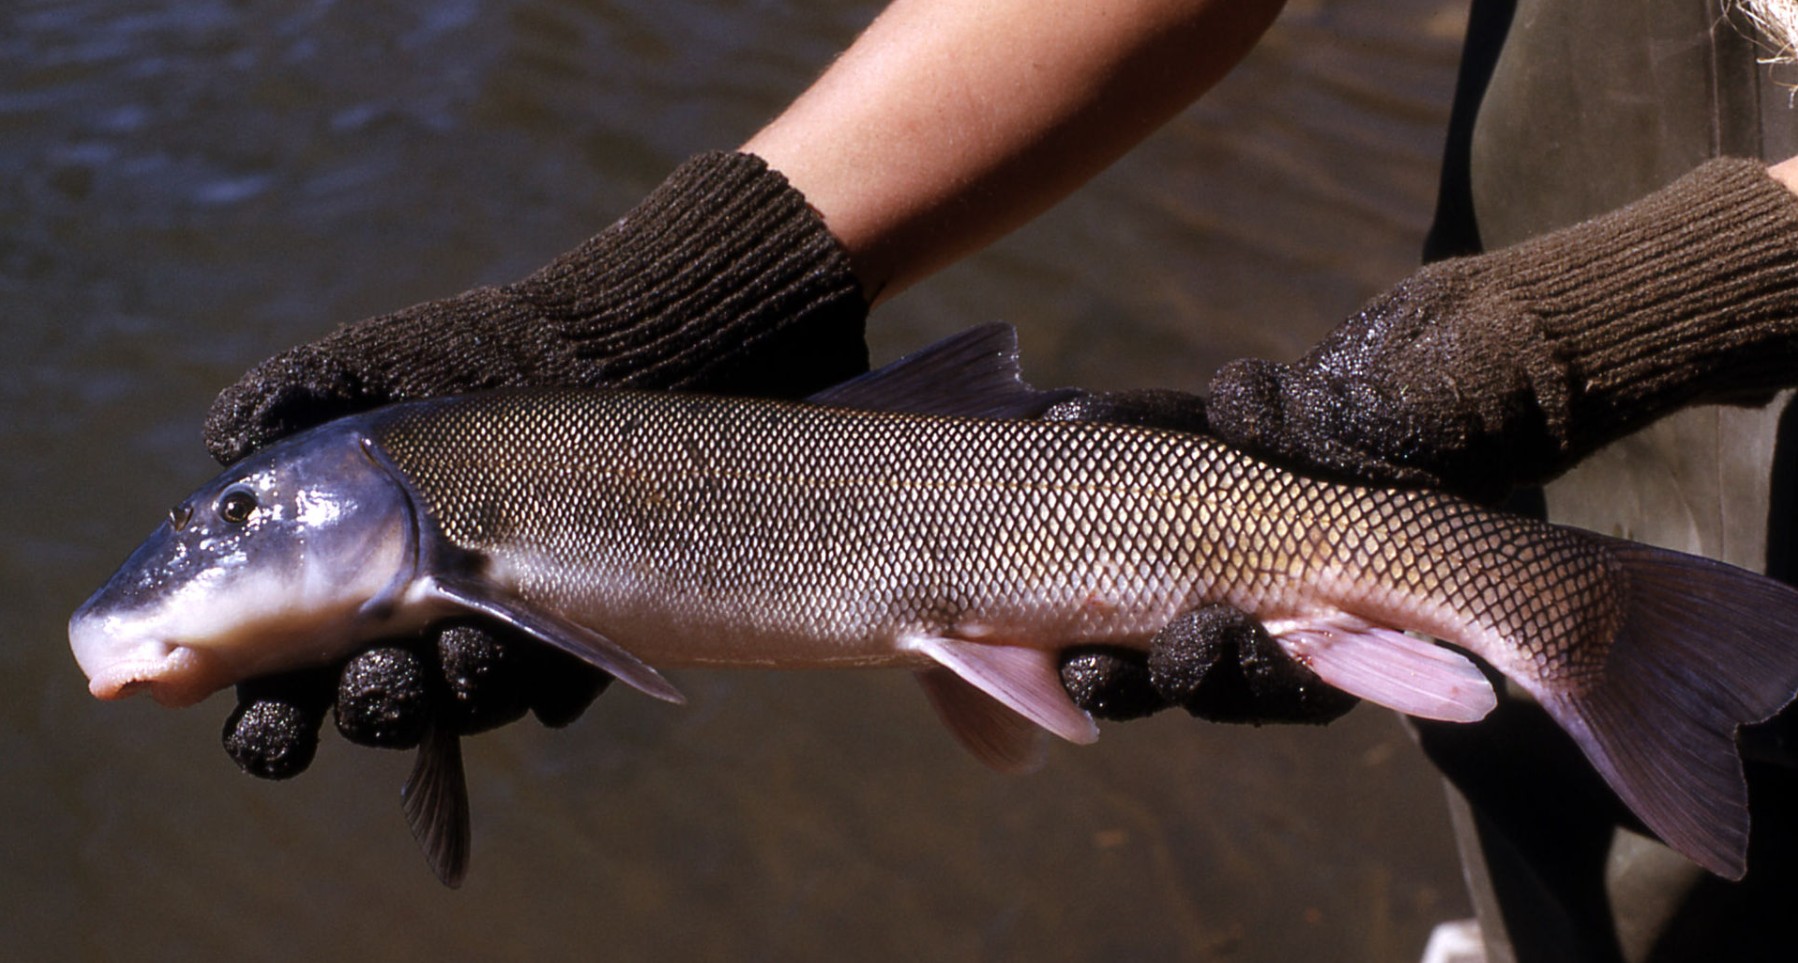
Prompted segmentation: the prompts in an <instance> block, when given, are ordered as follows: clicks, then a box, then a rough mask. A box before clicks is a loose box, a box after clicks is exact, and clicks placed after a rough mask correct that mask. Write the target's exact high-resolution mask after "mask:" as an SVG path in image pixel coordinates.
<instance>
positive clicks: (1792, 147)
mask: <svg viewBox="0 0 1798 963" xmlns="http://www.w3.org/2000/svg"><path fill="white" fill-rule="evenodd" d="M1740 19H1741V18H1740V17H1739V16H1737V17H1734V18H1732V19H1729V20H1726V19H1724V18H1723V16H1722V13H1721V11H1720V4H1719V0H1585V2H1580V0H1490V2H1488V0H1474V3H1473V11H1472V15H1471V19H1470V23H1469V29H1468V39H1467V49H1466V55H1465V60H1464V62H1463V65H1462V71H1461V77H1460V83H1459V88H1458V91H1457V95H1456V103H1455V111H1454V118H1453V121H1452V123H1451V127H1450V132H1449V142H1448V145H1447V148H1446V151H1445V157H1444V167H1443V181H1442V192H1441V197H1440V200H1439V207H1438V212H1437V219H1436V224H1435V226H1434V228H1433V229H1432V231H1431V236H1430V239H1429V242H1428V245H1427V249H1426V252H1425V255H1426V258H1427V259H1436V258H1441V257H1447V256H1452V255H1456V254H1464V253H1472V252H1476V251H1480V250H1487V249H1496V248H1499V247H1503V246H1505V245H1508V244H1512V243H1515V242H1517V241H1521V240H1523V239H1525V238H1528V237H1531V236H1533V235H1536V234H1540V233H1543V232H1545V231H1549V230H1553V229H1555V228H1558V227H1563V226H1566V225H1568V224H1572V223H1575V222H1577V221H1580V220H1583V219H1585V218H1588V217H1591V216H1594V215H1597V214H1601V213H1604V212H1606V211H1609V210H1612V209H1614V208H1617V207H1620V206H1622V205H1623V204H1625V203H1627V202H1629V201H1632V200H1634V199H1636V198H1638V197H1641V196H1643V195H1645V194H1648V193H1650V192H1652V191H1654V190H1656V189H1657V188H1660V187H1662V186H1664V185H1665V184H1667V183H1669V182H1671V181H1672V180H1674V179H1675V178H1677V177H1679V176H1680V175H1682V174H1684V173H1686V172H1687V171H1689V170H1691V169H1692V168H1694V167H1696V166H1698V165H1699V164H1700V163H1702V162H1704V161H1705V160H1708V159H1710V158H1712V157H1716V156H1720V155H1733V156H1741V157H1755V156H1759V157H1763V158H1769V159H1772V160H1781V159H1784V158H1786V157H1790V156H1793V155H1795V154H1798V109H1794V108H1793V107H1792V102H1793V101H1792V98H1793V96H1794V94H1793V91H1792V90H1790V89H1788V88H1787V87H1782V86H1779V85H1778V84H1776V83H1774V82H1773V76H1772V75H1771V73H1770V69H1769V68H1768V67H1766V66H1764V65H1760V64H1757V63H1756V58H1757V56H1759V55H1760V54H1761V53H1762V52H1763V51H1762V49H1761V48H1759V47H1757V46H1756V42H1755V41H1754V40H1752V39H1750V36H1749V31H1748V28H1747V27H1746V26H1745V25H1742V24H1741V23H1739V21H1740ZM1787 73H1788V74H1790V73H1793V72H1792V71H1790V69H1789V68H1788V69H1787ZM1783 79H1785V80H1786V81H1787V82H1788V83H1789V82H1791V81H1793V80H1798V76H1785V77H1783ZM1789 400H1790V395H1789V394H1787V395H1782V396H1780V397H1779V398H1778V399H1777V400H1776V401H1775V402H1774V403H1772V404H1769V405H1767V406H1765V407H1764V408H1747V407H1742V408H1736V407H1705V408H1696V409H1691V410H1688V411H1684V412H1682V413H1680V414H1678V415H1676V416H1674V417H1672V418H1669V419H1666V420H1665V421H1662V422H1661V423H1658V424H1656V425H1654V426H1652V427H1650V428H1649V429H1647V430H1645V431H1642V432H1639V433H1638V434H1636V435H1634V436H1632V437H1630V438H1627V439H1625V440H1623V441H1621V442H1619V443H1617V444H1615V445H1613V446H1611V447H1610V448H1608V449H1606V450H1604V451H1602V452H1600V453H1598V454H1597V455H1595V456H1594V457H1592V458H1591V459H1589V460H1588V461H1587V462H1586V463H1584V464H1582V465H1581V466H1580V467H1579V468H1578V469H1576V470H1575V471H1574V472H1572V473H1570V474H1569V475H1567V476H1566V477H1565V478H1563V479H1561V480H1559V481H1557V482H1555V483H1554V484H1552V485H1550V486H1549V488H1548V489H1547V490H1546V492H1544V493H1542V495H1541V499H1542V501H1543V502H1545V503H1546V511H1547V513H1548V515H1549V517H1551V518H1553V519H1554V520H1556V521H1560V522H1566V523H1568V524H1574V525H1579V526H1582V527H1585V528H1590V529H1594V530H1597V531H1600V532H1607V533H1611V534H1616V535H1621V536H1624V537H1628V538H1633V539H1639V540H1641V541H1646V542H1652V543H1655V544H1659V545H1664V546H1667V547H1670V548H1677V549H1681V550H1684V551H1688V552H1696V553H1698V554H1703V555H1709V556H1712V557H1714V558H1720V559H1724V560H1726V561H1729V562H1733V563H1735V564H1737V565H1741V566H1743V567H1746V568H1751V569H1756V570H1764V571H1767V572H1769V573H1770V574H1773V575H1775V576H1778V577H1781V578H1784V579H1786V580H1787V581H1793V579H1794V575H1795V574H1798V566H1795V565H1794V562H1793V558H1792V554H1793V552H1794V551H1795V550H1798V541H1795V540H1794V534H1795V532H1794V519H1793V517H1792V513H1793V502H1794V500H1795V498H1794V496H1798V406H1790V407H1788V404H1787V402H1788V401H1789ZM1537 507H1538V508H1540V507H1541V505H1540V504H1539V505H1538V506H1537ZM1494 718H1495V724H1493V725H1482V726H1473V727H1454V726H1447V725H1442V724H1436V725H1429V724H1420V725H1419V727H1418V737H1419V740H1420V741H1421V743H1422V744H1423V746H1424V749H1425V751H1426V752H1427V753H1428V754H1429V755H1430V757H1431V758H1432V759H1433V760H1434V761H1435V762H1436V764H1437V765H1438V766H1440V767H1441V769H1442V771H1443V773H1444V774H1445V775H1446V776H1447V777H1448V779H1449V781H1450V783H1451V789H1450V792H1449V795H1450V803H1451V807H1452V809H1453V811H1454V817H1455V823H1456V828H1457V834H1458V837H1459V843H1460V847H1461V851H1462V856H1463V860H1464V865H1465V867H1466V870H1467V874H1468V880H1469V885H1470V887H1471V890H1472V893H1473V897H1474V902H1475V905H1476V908H1477V910H1478V912H1479V915H1480V923H1481V928H1482V931H1483V933H1484V934H1485V936H1486V941H1487V950H1488V954H1489V960H1490V961H1491V963H1500V961H1505V960H1513V959H1515V960H1522V961H1526V963H1535V961H1550V960H1600V961H1617V960H1629V961H1638V960H1655V961H1662V960H1668V961H1671V960H1682V961H1683V960H1706V961H1734V960H1761V959H1766V960H1794V959H1798V771H1795V770H1793V769H1792V768H1789V767H1787V766H1783V765H1780V764H1777V763H1774V762H1756V761H1755V760H1754V759H1753V758H1751V759H1750V762H1749V764H1748V766H1749V776H1750V782H1751V785H1752V787H1753V789H1752V798H1753V802H1752V812H1753V819H1754V840H1753V843H1752V848H1751V850H1750V855H1749V867H1750V873H1749V876H1748V878H1747V880H1746V881H1745V882H1744V883H1741V884H1730V883H1727V882H1724V881H1721V880H1718V879H1715V878H1713V877H1710V876H1709V875H1707V874H1705V873H1704V872H1703V871H1702V870H1699V869H1697V868H1696V867H1694V866H1692V865H1691V864H1690V863H1688V862H1686V861H1685V860H1684V859H1682V858H1681V857H1679V856H1677V855H1675V854H1674V853H1672V852H1671V851H1670V850H1668V849H1666V848H1665V847H1662V846H1660V845H1659V844H1658V843H1656V842H1653V841H1652V840H1651V839H1649V838H1646V837H1644V836H1642V835H1639V832H1640V831H1639V830H1636V831H1632V830H1630V829H1629V828H1617V827H1618V826H1619V825H1621V826H1623V827H1628V826H1629V825H1630V821H1629V817H1628V815H1627V814H1626V813H1624V812H1622V810H1621V807H1620V806H1619V805H1618V804H1617V803H1616V801H1615V800H1614V798H1613V797H1612V796H1611V794H1610V792H1609V791H1608V790H1607V789H1606V788H1605V787H1604V785H1603V784H1602V783H1601V782H1600V781H1599V780H1598V778H1597V777H1596V776H1595V775H1594V774H1593V773H1592V770H1591V769H1590V767H1589V766H1587V765H1586V764H1585V762H1584V761H1583V760H1582V759H1581V758H1580V756H1579V753H1578V751H1577V750H1576V749H1575V748H1573V746H1572V743H1571V742H1570V741H1569V740H1567V739H1566V737H1564V736H1563V735H1562V734H1561V733H1560V732H1559V730H1557V729H1556V728H1555V727H1554V726H1553V725H1552V724H1550V723H1549V722H1548V721H1547V720H1546V717H1545V716H1544V715H1543V714H1542V713H1540V712H1539V711H1536V710H1535V709H1534V708H1533V707H1529V706H1524V705H1518V704H1510V703H1507V704H1506V705H1505V706H1503V707H1501V709H1500V710H1499V711H1498V712H1497V713H1495V717H1494ZM1773 729H1774V727H1773V726H1769V727H1764V731H1762V732H1758V733H1756V734H1754V736H1751V737H1750V738H1747V739H1745V740H1744V744H1745V750H1746V752H1747V754H1748V755H1750V756H1751V757H1752V756H1754V755H1755V754H1757V751H1758V753H1759V754H1760V755H1762V756H1763V757H1768V758H1771V757H1776V756H1778V755H1779V753H1778V752H1777V751H1776V750H1777V746H1771V747H1770V746H1768V745H1767V743H1769V742H1773V741H1775V740H1776V733H1775V732H1774V731H1773ZM1794 731H1798V730H1794ZM1757 737H1758V738H1757Z"/></svg>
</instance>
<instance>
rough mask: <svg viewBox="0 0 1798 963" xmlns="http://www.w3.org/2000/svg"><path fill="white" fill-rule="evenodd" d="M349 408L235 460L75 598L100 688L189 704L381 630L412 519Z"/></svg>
mask: <svg viewBox="0 0 1798 963" xmlns="http://www.w3.org/2000/svg"><path fill="white" fill-rule="evenodd" d="M349 421H350V422H351V423H350V424H346V423H343V422H339V423H335V424H333V425H327V426H325V427H323V428H319V429H314V430H313V431H310V432H307V433H305V434H302V435H298V436H295V437H294V438H292V439H289V440H287V441H285V442H282V443H280V444H277V445H274V446H272V447H270V448H268V449H266V450H264V451H263V452H261V453H259V454H257V455H254V456H251V457H250V458H247V459H245V460H243V461H241V462H239V463H237V464H236V465H233V466H232V467H230V468H228V469H226V470H225V471H224V472H223V473H221V474H220V475H218V476H217V477H216V478H214V479H213V480H212V481H210V482H208V483H207V484H206V485H204V486H202V487H201V488H200V489H199V490H198V491H196V492H194V493H193V494H192V495H190V496H189V497H188V498H187V499H186V500H185V501H183V502H181V504H179V505H177V506H175V508H174V509H173V510H171V511H170V512H169V515H168V518H167V519H165V520H164V521H163V522H162V524H161V525H160V526H158V527H157V529H156V531H155V532H154V533H152V534H151V535H150V537H149V538H148V539H147V540H146V541H145V542H144V543H143V544H141V545H139V546H138V548H137V550H136V551H134V552H132V553H131V556H130V557H129V558H127V559H126V560H125V563H124V564H123V565H122V566H120V568H119V570H118V571H117V572H116V573H115V574H114V575H113V576H112V577H111V578H110V579H108V580H107V582H106V584H105V585H103V586H101V587H100V589H99V591H97V592H95V593H94V594H93V595H92V596H91V597H90V598H88V600H87V601H86V602H84V603H83V604H82V605H81V607H80V608H79V609H77V610H76V611H75V614H74V615H73V616H72V617H71V618H70V620H69V643H70V647H71V648H72V649H73V650H74V654H75V660H76V662H77V663H79V664H80V666H81V669H82V671H83V672H85V673H86V674H87V677H88V680H89V686H88V687H89V690H90V691H91V692H92V693H93V694H94V695H95V696H97V697H99V698H101V699H118V698H123V697H125V696H128V695H131V694H133V693H136V692H148V693H149V694H150V696H151V697H152V698H154V699H156V701H158V702H161V703H163V704H165V705H177V706H178V705H189V704H191V703H194V702H198V701H199V700H201V699H203V698H205V697H206V696H207V695H210V694H211V693H213V692H215V691H217V690H219V689H221V688H224V687H225V686H228V685H232V684H234V683H237V682H240V681H242V680H244V679H247V678H252V677H255V676H258V675H263V674H267V673H270V672H277V671H283V670H286V669H293V668H300V667H304V666H309V665H322V664H327V663H328V662H330V661H333V660H335V659H336V658H338V657H340V656H342V655H343V654H345V653H347V651H348V650H349V649H350V648H351V647H352V646H353V644H354V643H355V642H357V641H359V640H361V639H365V638H371V637H374V635H376V634H378V633H377V628H378V625H377V623H380V622H382V621H383V620H384V619H390V618H391V610H392V609H393V608H394V606H393V604H392V603H393V601H394V600H395V599H396V598H398V597H400V596H402V595H403V594H404V591H405V589H406V588H407V587H408V585H409V584H410V583H411V582H412V581H413V580H414V578H415V577H416V571H415V570H416V566H417V563H416V557H417V545H418V535H417V530H416V517H417V516H416V512H415V510H414V508H413V505H412V500H411V497H410V495H409V493H408V489H407V487H406V486H405V484H404V482H403V481H402V480H401V478H400V477H399V475H398V474H397V473H396V472H395V471H394V470H393V469H392V468H391V467H389V466H388V465H387V464H386V463H385V462H384V461H383V460H382V459H381V458H380V457H379V455H378V452H377V451H376V450H375V449H374V448H373V446H372V444H371V443H370V442H369V441H368V440H367V438H366V434H365V432H363V431H361V430H359V427H358V426H357V425H356V424H354V423H353V422H355V419H350V420H349Z"/></svg>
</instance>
